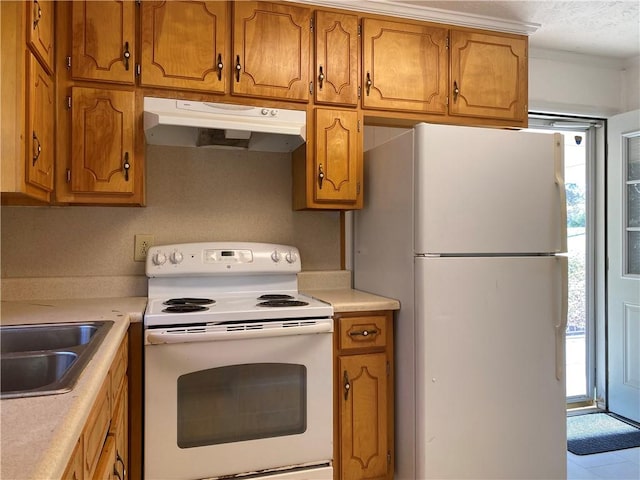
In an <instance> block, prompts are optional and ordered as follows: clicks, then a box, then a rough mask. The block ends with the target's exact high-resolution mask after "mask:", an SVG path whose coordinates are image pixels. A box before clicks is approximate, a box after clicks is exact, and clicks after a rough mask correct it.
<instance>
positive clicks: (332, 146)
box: [312, 108, 362, 204]
mask: <svg viewBox="0 0 640 480" xmlns="http://www.w3.org/2000/svg"><path fill="white" fill-rule="evenodd" d="M358 130H359V128H358V113H357V112H354V111H344V110H329V109H323V108H318V109H316V116H315V142H316V155H315V169H314V170H315V187H314V199H315V201H316V202H345V203H350V204H354V203H356V202H357V201H358V197H359V196H360V183H361V174H362V169H361V164H362V162H361V156H362V153H361V146H360V145H361V138H362V136H361V134H360V132H359V131H358ZM312 174H313V173H312Z"/></svg>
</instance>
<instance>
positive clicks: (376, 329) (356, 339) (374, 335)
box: [339, 315, 387, 350]
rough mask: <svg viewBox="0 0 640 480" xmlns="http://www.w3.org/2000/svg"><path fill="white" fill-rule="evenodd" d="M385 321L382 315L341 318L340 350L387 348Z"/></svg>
mask: <svg viewBox="0 0 640 480" xmlns="http://www.w3.org/2000/svg"><path fill="white" fill-rule="evenodd" d="M385 321H386V317H385V316H382V315H366V316H362V317H343V318H340V319H339V323H340V326H339V329H340V349H341V350H347V349H356V348H371V347H385V346H386V344H387V331H386V324H385Z"/></svg>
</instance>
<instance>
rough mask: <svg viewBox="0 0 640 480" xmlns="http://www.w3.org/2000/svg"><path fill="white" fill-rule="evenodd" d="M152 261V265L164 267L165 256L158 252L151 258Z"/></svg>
mask: <svg viewBox="0 0 640 480" xmlns="http://www.w3.org/2000/svg"><path fill="white" fill-rule="evenodd" d="M152 260H153V264H154V265H164V262H166V261H167V256H166V255H165V254H164V253H162V252H158V253H156V254H155V255H154V256H153V258H152Z"/></svg>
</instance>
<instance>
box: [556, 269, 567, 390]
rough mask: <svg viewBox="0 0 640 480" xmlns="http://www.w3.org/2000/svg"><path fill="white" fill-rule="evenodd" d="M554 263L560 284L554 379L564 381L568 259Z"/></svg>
mask: <svg viewBox="0 0 640 480" xmlns="http://www.w3.org/2000/svg"><path fill="white" fill-rule="evenodd" d="M556 261H557V262H558V267H559V268H560V279H561V282H562V285H561V291H562V298H561V299H560V312H559V316H560V318H559V319H558V320H559V322H558V323H556V324H555V328H556V379H557V380H558V381H564V369H565V361H566V360H565V341H566V330H567V316H568V313H569V270H568V265H569V263H568V259H567V257H565V256H557V257H556Z"/></svg>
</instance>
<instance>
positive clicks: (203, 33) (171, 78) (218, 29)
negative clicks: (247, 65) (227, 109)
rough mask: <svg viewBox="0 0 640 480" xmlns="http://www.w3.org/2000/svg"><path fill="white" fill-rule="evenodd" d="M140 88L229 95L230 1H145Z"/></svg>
mask: <svg viewBox="0 0 640 480" xmlns="http://www.w3.org/2000/svg"><path fill="white" fill-rule="evenodd" d="M140 18H141V24H140V26H141V31H142V33H141V35H142V49H141V50H142V59H141V64H142V71H141V75H140V83H141V85H149V86H157V87H171V88H179V89H185V90H205V91H209V92H217V93H225V92H226V90H227V88H226V86H227V78H228V77H229V75H230V73H228V69H229V67H230V66H231V65H230V64H229V62H228V61H227V56H228V53H227V45H228V43H227V40H226V38H227V21H228V18H227V2H198V1H172V2H164V1H163V2H142V6H141V11H140Z"/></svg>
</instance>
